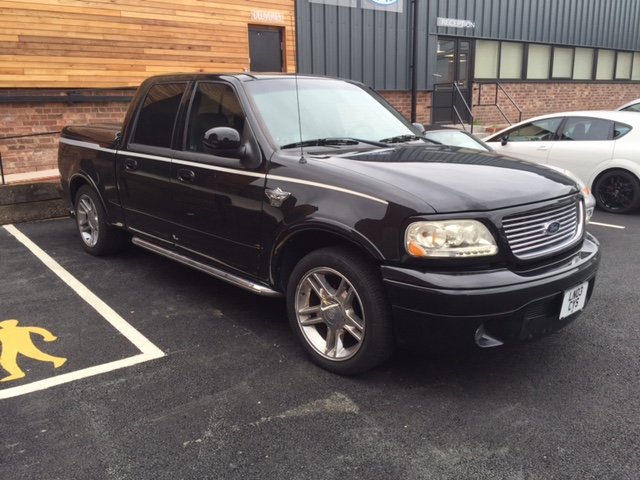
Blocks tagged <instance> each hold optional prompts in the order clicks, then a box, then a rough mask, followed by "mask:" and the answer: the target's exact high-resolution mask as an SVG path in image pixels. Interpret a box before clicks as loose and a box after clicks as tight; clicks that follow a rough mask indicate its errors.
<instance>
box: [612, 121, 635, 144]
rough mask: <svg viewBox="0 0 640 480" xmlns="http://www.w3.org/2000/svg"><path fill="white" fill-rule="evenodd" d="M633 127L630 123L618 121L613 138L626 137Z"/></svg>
mask: <svg viewBox="0 0 640 480" xmlns="http://www.w3.org/2000/svg"><path fill="white" fill-rule="evenodd" d="M631 128H632V127H631V126H629V125H626V124H624V123H618V122H616V123H615V126H614V127H613V138H614V139H616V140H617V139H618V138H620V137H624V136H625V135H626V134H627V133H629V132H630V131H631Z"/></svg>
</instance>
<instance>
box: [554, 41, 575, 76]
mask: <svg viewBox="0 0 640 480" xmlns="http://www.w3.org/2000/svg"><path fill="white" fill-rule="evenodd" d="M572 70H573V48H560V47H555V48H554V49H553V69H552V71H551V76H552V77H553V78H566V79H569V78H571V76H572V73H573V71H572Z"/></svg>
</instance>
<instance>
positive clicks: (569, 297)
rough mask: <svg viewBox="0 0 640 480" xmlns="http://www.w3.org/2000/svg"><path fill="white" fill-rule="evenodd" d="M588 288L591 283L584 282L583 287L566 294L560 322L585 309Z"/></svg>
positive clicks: (568, 291)
mask: <svg viewBox="0 0 640 480" xmlns="http://www.w3.org/2000/svg"><path fill="white" fill-rule="evenodd" d="M588 287H589V282H584V283H583V284H582V285H579V286H577V287H575V288H572V289H571V290H567V291H566V292H564V299H563V300H562V309H561V310H560V320H562V319H563V318H565V317H568V316H569V315H571V314H572V313H576V312H578V311H580V310H582V309H583V308H584V304H585V302H586V301H587V290H588Z"/></svg>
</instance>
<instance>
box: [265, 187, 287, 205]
mask: <svg viewBox="0 0 640 480" xmlns="http://www.w3.org/2000/svg"><path fill="white" fill-rule="evenodd" d="M265 194H266V195H267V197H269V202H270V203H271V205H272V206H273V207H280V206H281V205H282V202H284V201H285V200H286V199H287V198H289V197H290V196H291V192H285V191H283V190H281V189H280V187H278V188H276V189H275V190H271V189H269V188H268V189H267V190H266V191H265Z"/></svg>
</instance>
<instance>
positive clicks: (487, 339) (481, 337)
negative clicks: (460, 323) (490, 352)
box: [475, 324, 504, 348]
mask: <svg viewBox="0 0 640 480" xmlns="http://www.w3.org/2000/svg"><path fill="white" fill-rule="evenodd" d="M475 340H476V345H478V346H479V347H480V348H491V347H499V346H500V345H504V342H501V341H500V340H498V339H497V338H494V337H492V336H491V335H489V334H487V332H485V331H484V324H482V325H480V326H479V327H478V329H477V330H476V335H475Z"/></svg>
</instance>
